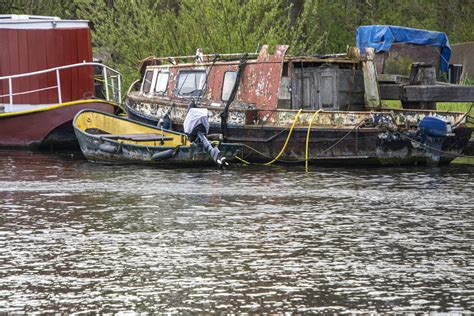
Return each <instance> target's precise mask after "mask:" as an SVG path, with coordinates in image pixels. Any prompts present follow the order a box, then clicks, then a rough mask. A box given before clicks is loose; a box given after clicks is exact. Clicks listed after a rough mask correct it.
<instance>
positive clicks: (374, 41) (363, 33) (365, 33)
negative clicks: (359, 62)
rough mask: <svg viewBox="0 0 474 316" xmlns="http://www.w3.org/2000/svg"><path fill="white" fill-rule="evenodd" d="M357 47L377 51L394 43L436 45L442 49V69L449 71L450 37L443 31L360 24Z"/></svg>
mask: <svg viewBox="0 0 474 316" xmlns="http://www.w3.org/2000/svg"><path fill="white" fill-rule="evenodd" d="M356 42H357V48H359V50H360V51H361V52H365V49H366V48H367V47H372V48H375V52H376V53H379V52H388V51H390V47H391V46H392V43H395V42H400V43H410V44H417V45H424V46H436V47H439V48H440V50H441V56H440V69H441V71H443V72H446V71H448V66H449V58H450V57H451V47H450V46H449V41H448V37H447V36H446V34H445V33H443V32H434V31H427V30H419V29H412V28H408V27H401V26H391V25H367V26H359V27H358V28H357V34H356Z"/></svg>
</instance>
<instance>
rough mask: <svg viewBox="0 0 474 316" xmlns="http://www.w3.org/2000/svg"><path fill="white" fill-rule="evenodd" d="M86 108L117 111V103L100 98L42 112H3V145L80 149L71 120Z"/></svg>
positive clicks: (0, 121)
mask: <svg viewBox="0 0 474 316" xmlns="http://www.w3.org/2000/svg"><path fill="white" fill-rule="evenodd" d="M84 109H97V110H100V111H103V112H107V113H114V112H115V110H116V105H114V104H113V103H110V102H105V101H100V100H84V101H78V102H70V103H64V104H58V105H55V106H51V107H48V108H44V109H41V110H38V111H23V112H15V113H4V114H2V115H0V147H10V148H28V149H41V148H61V149H63V148H78V143H77V139H76V137H75V134H74V131H73V129H72V124H71V123H72V119H73V118H74V116H75V115H76V114H77V113H78V112H80V111H81V110H84ZM6 114H8V115H6Z"/></svg>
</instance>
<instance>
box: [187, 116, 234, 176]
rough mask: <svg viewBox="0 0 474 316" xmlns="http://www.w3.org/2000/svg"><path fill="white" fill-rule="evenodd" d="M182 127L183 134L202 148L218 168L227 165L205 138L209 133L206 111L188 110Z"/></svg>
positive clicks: (217, 150) (215, 148) (219, 153)
mask: <svg viewBox="0 0 474 316" xmlns="http://www.w3.org/2000/svg"><path fill="white" fill-rule="evenodd" d="M183 125H184V132H185V133H186V135H188V137H189V140H191V141H192V142H194V143H196V144H198V145H200V146H202V148H203V149H204V150H205V151H206V152H207V153H208V154H209V155H210V156H211V157H212V159H213V160H214V162H215V163H217V165H218V166H219V167H224V166H227V165H228V163H227V162H226V161H225V157H223V156H222V154H221V152H220V151H219V149H217V147H213V146H212V145H211V143H210V142H209V140H208V139H207V138H206V135H207V134H208V133H209V120H208V117H207V109H199V108H190V109H189V111H188V114H187V115H186V118H185V119H184V123H183Z"/></svg>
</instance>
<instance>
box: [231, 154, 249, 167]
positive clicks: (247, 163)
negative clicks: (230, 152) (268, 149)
mask: <svg viewBox="0 0 474 316" xmlns="http://www.w3.org/2000/svg"><path fill="white" fill-rule="evenodd" d="M234 158H236V159H237V160H240V161H241V162H242V163H243V164H244V165H250V162H248V161H247V160H244V159H242V158H240V157H239V156H234Z"/></svg>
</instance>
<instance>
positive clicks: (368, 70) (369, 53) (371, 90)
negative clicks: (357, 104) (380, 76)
mask: <svg viewBox="0 0 474 316" xmlns="http://www.w3.org/2000/svg"><path fill="white" fill-rule="evenodd" d="M374 57H375V50H374V49H373V48H367V49H366V50H365V60H364V61H363V62H362V71H363V73H364V88H365V93H364V96H365V107H366V108H367V109H375V108H379V107H380V94H379V86H378V82H377V70H376V68H375V63H374Z"/></svg>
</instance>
